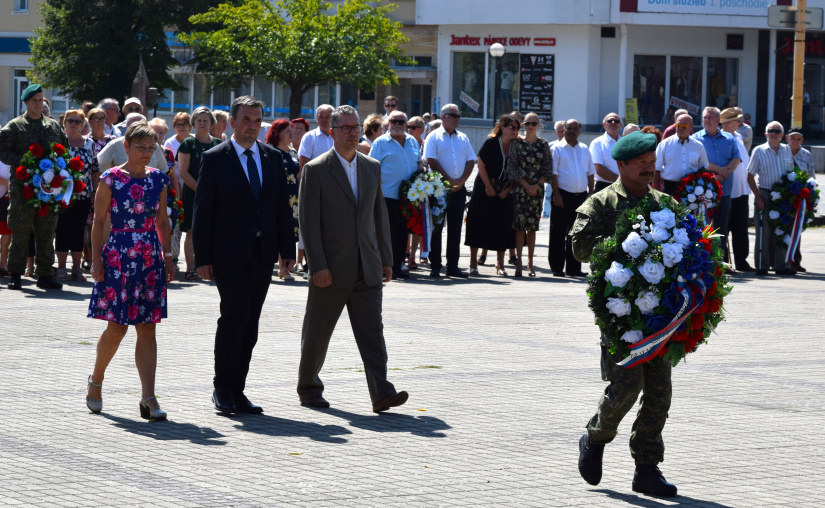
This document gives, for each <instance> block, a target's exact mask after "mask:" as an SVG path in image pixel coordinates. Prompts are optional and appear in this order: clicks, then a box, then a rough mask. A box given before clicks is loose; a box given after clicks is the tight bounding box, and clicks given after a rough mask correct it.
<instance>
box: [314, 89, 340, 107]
mask: <svg viewBox="0 0 825 508" xmlns="http://www.w3.org/2000/svg"><path fill="white" fill-rule="evenodd" d="M335 89H336V86H335V85H325V86H319V87H318V105H319V106H320V105H321V104H329V105H331V106H335V105H337V102H336V101H337V97H336V95H335Z"/></svg>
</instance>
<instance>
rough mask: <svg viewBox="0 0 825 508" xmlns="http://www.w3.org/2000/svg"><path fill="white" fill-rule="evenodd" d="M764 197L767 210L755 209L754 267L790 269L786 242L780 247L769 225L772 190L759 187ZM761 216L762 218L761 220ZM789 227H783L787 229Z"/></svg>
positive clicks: (758, 268) (760, 268)
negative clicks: (786, 259)
mask: <svg viewBox="0 0 825 508" xmlns="http://www.w3.org/2000/svg"><path fill="white" fill-rule="evenodd" d="M759 193H760V194H762V199H764V200H765V210H764V211H762V212H760V211H759V208H755V209H754V217H753V224H754V227H755V229H756V240H755V241H754V246H753V247H754V248H753V257H754V260H755V261H756V264H755V265H754V268H756V269H757V270H770V269H771V268H775V269H776V270H790V269H791V265H790V263H786V262H785V253H786V248H785V244H782V246H781V247H780V246H779V245H777V243H776V234H774V230H773V229H772V228H771V227H770V226H769V225H768V214H769V213H770V211H771V203H772V202H771V191H769V190H765V189H759ZM760 218H761V220H760ZM786 229H788V228H783V230H786Z"/></svg>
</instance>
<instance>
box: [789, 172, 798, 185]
mask: <svg viewBox="0 0 825 508" xmlns="http://www.w3.org/2000/svg"><path fill="white" fill-rule="evenodd" d="M788 180H789V181H791V182H793V181H794V180H796V173H794V172H793V171H791V172H790V173H788Z"/></svg>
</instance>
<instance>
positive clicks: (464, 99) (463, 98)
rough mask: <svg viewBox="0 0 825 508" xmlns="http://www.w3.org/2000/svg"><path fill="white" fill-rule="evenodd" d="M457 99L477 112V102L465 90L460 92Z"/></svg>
mask: <svg viewBox="0 0 825 508" xmlns="http://www.w3.org/2000/svg"><path fill="white" fill-rule="evenodd" d="M458 99H459V100H460V101H461V102H463V103H464V104H466V105H467V107H468V108H470V109H472V110H473V111H475V112H476V113H478V102H476V101H474V100H473V98H472V97H470V96H469V95H467V94H466V93H465V92H461V95H459V97H458Z"/></svg>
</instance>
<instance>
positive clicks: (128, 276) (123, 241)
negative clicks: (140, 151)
mask: <svg viewBox="0 0 825 508" xmlns="http://www.w3.org/2000/svg"><path fill="white" fill-rule="evenodd" d="M147 169H148V170H149V175H148V176H146V177H145V178H132V177H130V176H129V174H128V173H127V172H125V171H123V170H122V169H121V168H119V167H114V168H112V169H109V170H108V171H106V172H105V173H103V174H102V175H101V176H100V183H101V184H103V185H107V186H108V187H109V188H110V189H111V191H112V204H111V205H110V206H109V212H110V214H111V217H112V233H111V234H110V235H109V241H108V242H107V243H106V245H105V246H104V247H103V252H102V257H103V263H104V265H105V266H104V272H105V279H104V281H103V282H95V286H94V289H93V290H92V301H91V302H90V303H89V313H88V317H91V318H95V319H103V320H106V321H112V322H115V323H118V324H121V325H135V324H142V323H159V322H160V320H161V318H165V317H166V268H165V266H164V264H163V249H162V248H161V245H160V239H159V238H158V232H157V229H156V226H155V218H156V215H157V211H158V209H159V208H160V193H161V191H163V189H164V188H165V187H166V186H167V185H169V177H168V176H166V175H164V174H163V173H161V172H160V171H158V170H156V169H153V168H147Z"/></svg>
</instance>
